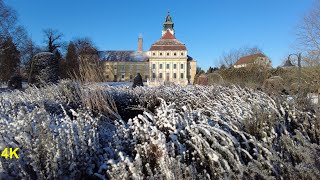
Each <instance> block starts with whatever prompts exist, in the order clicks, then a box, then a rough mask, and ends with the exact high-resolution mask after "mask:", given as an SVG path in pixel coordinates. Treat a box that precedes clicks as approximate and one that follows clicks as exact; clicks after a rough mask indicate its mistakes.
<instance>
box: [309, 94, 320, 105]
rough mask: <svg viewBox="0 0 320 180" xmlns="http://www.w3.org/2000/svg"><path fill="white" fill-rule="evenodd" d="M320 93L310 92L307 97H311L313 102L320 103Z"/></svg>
mask: <svg viewBox="0 0 320 180" xmlns="http://www.w3.org/2000/svg"><path fill="white" fill-rule="evenodd" d="M318 97H319V95H318V94H316V93H309V94H308V95H307V98H308V99H310V101H311V102H312V103H313V104H318V100H319V98H318Z"/></svg>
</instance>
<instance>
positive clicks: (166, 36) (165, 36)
mask: <svg viewBox="0 0 320 180" xmlns="http://www.w3.org/2000/svg"><path fill="white" fill-rule="evenodd" d="M161 39H176V38H175V37H174V35H173V34H171V32H170V30H169V29H168V30H167V32H166V33H165V34H164V35H163V36H162V37H161Z"/></svg>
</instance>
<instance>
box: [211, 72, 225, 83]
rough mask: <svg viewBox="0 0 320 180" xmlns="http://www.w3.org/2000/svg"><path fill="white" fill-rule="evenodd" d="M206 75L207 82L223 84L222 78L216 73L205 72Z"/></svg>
mask: <svg viewBox="0 0 320 180" xmlns="http://www.w3.org/2000/svg"><path fill="white" fill-rule="evenodd" d="M207 77H208V84H209V85H213V84H219V85H221V84H223V83H224V80H223V78H222V76H221V75H220V74H218V73H209V74H207Z"/></svg>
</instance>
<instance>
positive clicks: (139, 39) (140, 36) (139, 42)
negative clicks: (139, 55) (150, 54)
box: [138, 34, 143, 52]
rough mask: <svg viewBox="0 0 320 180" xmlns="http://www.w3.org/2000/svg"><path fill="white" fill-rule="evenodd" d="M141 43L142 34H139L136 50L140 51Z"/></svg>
mask: <svg viewBox="0 0 320 180" xmlns="http://www.w3.org/2000/svg"><path fill="white" fill-rule="evenodd" d="M142 43H143V39H142V35H141V34H140V35H139V38H138V51H140V52H142V50H143V49H142Z"/></svg>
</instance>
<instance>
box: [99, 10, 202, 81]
mask: <svg viewBox="0 0 320 180" xmlns="http://www.w3.org/2000/svg"><path fill="white" fill-rule="evenodd" d="M173 27H174V23H173V21H172V18H171V16H170V14H169V13H168V15H167V17H166V20H165V22H164V24H163V30H162V37H161V38H160V39H159V40H158V41H156V42H155V43H154V44H152V46H151V47H150V49H149V51H143V49H142V47H143V39H142V37H141V36H140V37H139V38H138V50H137V51H99V52H98V53H99V61H100V62H101V64H102V66H103V72H104V75H105V77H106V79H107V80H108V81H133V79H134V77H135V76H136V75H137V73H140V74H141V76H142V78H143V80H144V81H147V82H148V84H149V85H160V84H164V83H166V82H173V83H175V84H181V85H187V84H192V83H193V81H194V77H195V75H196V61H195V60H194V59H193V58H192V57H190V56H189V55H188V51H187V48H186V46H185V44H183V43H182V42H180V41H179V40H177V39H176V37H175V31H174V28H173Z"/></svg>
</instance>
